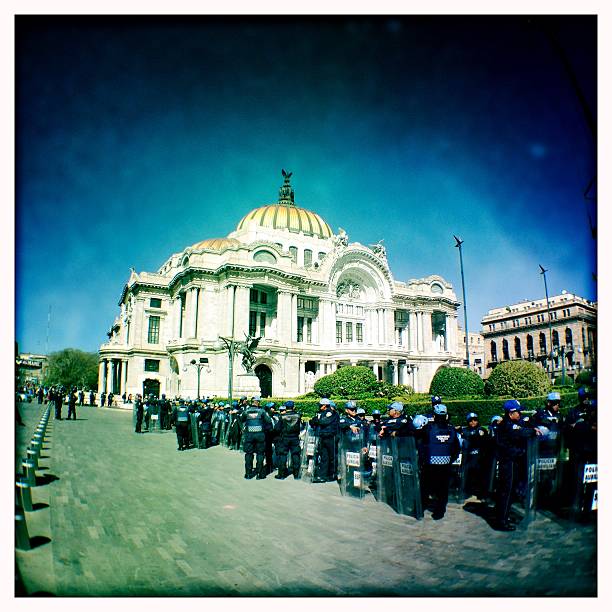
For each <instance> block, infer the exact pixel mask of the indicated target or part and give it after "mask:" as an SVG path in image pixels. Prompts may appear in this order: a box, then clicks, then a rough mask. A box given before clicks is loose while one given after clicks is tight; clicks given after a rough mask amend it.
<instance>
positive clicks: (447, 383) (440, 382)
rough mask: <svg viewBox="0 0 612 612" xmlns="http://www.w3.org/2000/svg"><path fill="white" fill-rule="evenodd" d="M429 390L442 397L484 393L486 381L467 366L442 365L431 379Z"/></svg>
mask: <svg viewBox="0 0 612 612" xmlns="http://www.w3.org/2000/svg"><path fill="white" fill-rule="evenodd" d="M429 392H430V393H431V394H432V395H440V396H442V397H459V396H461V395H482V394H483V393H484V382H483V380H482V378H480V376H478V374H476V372H474V371H472V370H467V369H465V368H451V367H441V368H440V369H439V370H438V371H437V372H436V373H435V374H434V377H433V378H432V380H431V385H430V386H429Z"/></svg>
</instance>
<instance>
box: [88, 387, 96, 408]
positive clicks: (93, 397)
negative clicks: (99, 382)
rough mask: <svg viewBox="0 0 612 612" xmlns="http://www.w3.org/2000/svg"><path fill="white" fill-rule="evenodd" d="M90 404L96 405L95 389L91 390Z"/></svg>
mask: <svg viewBox="0 0 612 612" xmlns="http://www.w3.org/2000/svg"><path fill="white" fill-rule="evenodd" d="M89 405H90V406H95V405H96V394H95V393H94V392H93V389H92V390H90V391H89Z"/></svg>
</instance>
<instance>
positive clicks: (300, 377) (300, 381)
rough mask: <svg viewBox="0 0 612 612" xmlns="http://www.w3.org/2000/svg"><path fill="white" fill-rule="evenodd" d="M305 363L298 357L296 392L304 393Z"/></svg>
mask: <svg viewBox="0 0 612 612" xmlns="http://www.w3.org/2000/svg"><path fill="white" fill-rule="evenodd" d="M305 366H306V363H305V362H304V361H303V360H302V359H300V362H299V374H298V393H304V387H305V384H304V383H305V380H304V379H305V377H306V367H305Z"/></svg>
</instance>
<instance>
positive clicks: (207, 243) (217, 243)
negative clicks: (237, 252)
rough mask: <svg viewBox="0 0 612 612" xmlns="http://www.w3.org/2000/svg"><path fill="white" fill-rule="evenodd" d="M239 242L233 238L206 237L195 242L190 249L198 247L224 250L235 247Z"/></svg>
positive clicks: (197, 248)
mask: <svg viewBox="0 0 612 612" xmlns="http://www.w3.org/2000/svg"><path fill="white" fill-rule="evenodd" d="M240 244H241V243H240V242H239V241H238V240H236V239H235V238H208V239H207V240H202V241H200V242H196V244H194V245H193V246H192V247H191V249H192V250H200V249H209V250H211V251H219V252H222V251H225V250H227V249H229V248H231V247H235V246H238V245H240Z"/></svg>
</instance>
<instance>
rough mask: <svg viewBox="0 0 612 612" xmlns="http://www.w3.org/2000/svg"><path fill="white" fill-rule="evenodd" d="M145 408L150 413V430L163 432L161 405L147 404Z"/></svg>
mask: <svg viewBox="0 0 612 612" xmlns="http://www.w3.org/2000/svg"><path fill="white" fill-rule="evenodd" d="M145 409H146V410H147V411H148V413H149V431H150V432H153V433H161V431H162V429H161V420H160V416H159V406H158V405H157V403H155V404H147V405H146V406H145Z"/></svg>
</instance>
